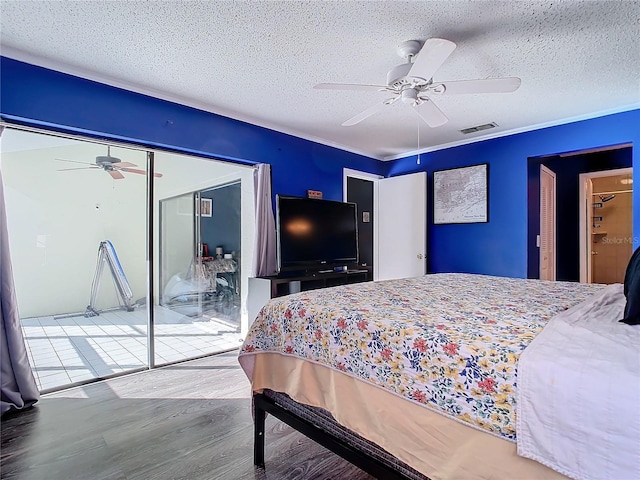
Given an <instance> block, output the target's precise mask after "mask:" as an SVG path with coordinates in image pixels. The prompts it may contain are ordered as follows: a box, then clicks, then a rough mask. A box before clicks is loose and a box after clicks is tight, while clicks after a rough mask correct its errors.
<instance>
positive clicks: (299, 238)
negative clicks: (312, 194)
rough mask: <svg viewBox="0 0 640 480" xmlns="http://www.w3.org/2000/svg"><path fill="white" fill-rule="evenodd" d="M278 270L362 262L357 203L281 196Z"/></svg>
mask: <svg viewBox="0 0 640 480" xmlns="http://www.w3.org/2000/svg"><path fill="white" fill-rule="evenodd" d="M276 207H277V214H276V219H277V243H278V270H280V271H292V270H314V271H319V270H323V269H333V268H334V267H339V266H348V265H354V264H356V263H357V262H358V221H357V218H358V217H357V211H356V210H357V209H356V204H355V203H345V202H335V201H331V200H317V199H311V198H302V197H288V196H282V195H277V197H276Z"/></svg>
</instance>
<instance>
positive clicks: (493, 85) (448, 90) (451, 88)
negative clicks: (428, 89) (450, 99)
mask: <svg viewBox="0 0 640 480" xmlns="http://www.w3.org/2000/svg"><path fill="white" fill-rule="evenodd" d="M520 83H521V80H520V79H519V78H518V77H505V78H485V79H482V80H457V81H453V82H442V84H441V85H444V92H442V93H443V94H444V95H461V94H466V93H510V92H515V91H516V90H517V89H518V88H520ZM438 85H440V84H433V86H434V87H436V88H437V87H438Z"/></svg>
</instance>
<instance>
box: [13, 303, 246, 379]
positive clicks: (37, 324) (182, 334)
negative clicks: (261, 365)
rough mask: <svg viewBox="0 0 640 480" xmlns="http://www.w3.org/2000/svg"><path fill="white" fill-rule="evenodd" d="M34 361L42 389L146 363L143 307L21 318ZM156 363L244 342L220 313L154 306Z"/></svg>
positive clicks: (30, 359) (29, 351)
mask: <svg viewBox="0 0 640 480" xmlns="http://www.w3.org/2000/svg"><path fill="white" fill-rule="evenodd" d="M22 330H23V333H24V337H25V343H26V346H27V354H28V356H29V361H30V363H31V367H32V369H33V372H34V376H35V378H36V382H37V384H38V388H39V389H40V390H41V391H43V390H45V391H48V390H50V389H56V388H61V387H63V386H65V385H68V384H71V383H75V382H82V381H86V380H90V379H93V378H98V377H103V376H107V375H113V374H116V373H121V372H125V371H127V370H132V369H137V368H142V367H144V366H145V365H147V320H146V311H145V309H144V308H142V309H140V310H136V311H133V312H126V311H124V310H115V311H111V312H103V313H101V314H100V315H99V316H95V317H84V316H76V317H68V318H55V317H53V316H47V317H36V318H25V319H22ZM154 331H155V363H156V365H161V364H166V363H171V362H176V361H180V360H185V359H187V358H193V357H198V356H202V355H206V354H211V353H218V352H222V351H226V350H231V349H235V348H239V347H240V343H241V341H242V337H241V335H240V331H239V328H237V327H236V326H235V325H234V324H233V323H231V322H228V321H225V320H222V319H218V318H215V317H208V316H206V315H205V316H204V317H199V318H193V317H186V316H183V315H180V314H178V313H175V312H173V311H171V310H169V309H166V308H163V307H156V310H155V329H154Z"/></svg>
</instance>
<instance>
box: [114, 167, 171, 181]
mask: <svg viewBox="0 0 640 480" xmlns="http://www.w3.org/2000/svg"><path fill="white" fill-rule="evenodd" d="M118 170H122V171H123V172H127V173H137V174H139V175H146V174H147V172H146V171H144V170H140V169H138V168H120V167H118ZM153 176H154V177H156V178H162V174H161V173H157V172H154V174H153Z"/></svg>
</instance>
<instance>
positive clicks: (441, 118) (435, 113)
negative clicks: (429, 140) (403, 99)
mask: <svg viewBox="0 0 640 480" xmlns="http://www.w3.org/2000/svg"><path fill="white" fill-rule="evenodd" d="M413 110H415V112H416V113H417V114H418V115H419V116H420V118H422V119H423V120H424V121H425V122H426V124H427V125H429V126H430V127H431V128H434V127H439V126H440V125H444V124H445V123H447V122H448V121H449V119H448V118H447V116H446V115H445V114H444V113H442V110H440V109H439V108H438V106H437V105H436V104H435V103H433V102H432V101H431V100H430V99H428V98H424V99H422V103H421V104H420V105H418V106H416V107H413Z"/></svg>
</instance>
